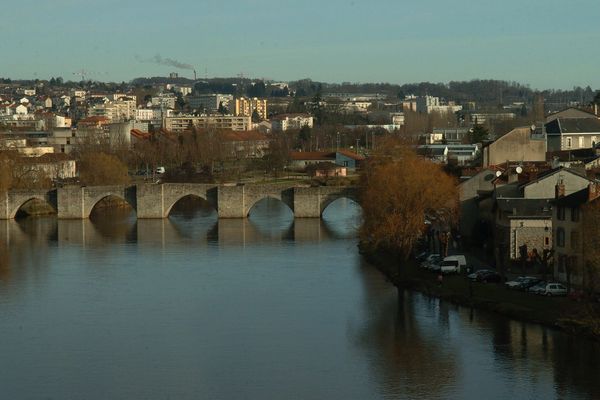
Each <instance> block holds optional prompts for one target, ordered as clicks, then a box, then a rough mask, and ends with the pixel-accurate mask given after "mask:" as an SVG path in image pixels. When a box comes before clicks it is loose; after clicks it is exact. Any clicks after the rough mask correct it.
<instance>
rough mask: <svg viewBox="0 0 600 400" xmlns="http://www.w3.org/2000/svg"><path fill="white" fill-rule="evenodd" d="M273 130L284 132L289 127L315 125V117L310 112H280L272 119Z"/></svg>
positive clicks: (298, 127) (300, 127)
mask: <svg viewBox="0 0 600 400" xmlns="http://www.w3.org/2000/svg"><path fill="white" fill-rule="evenodd" d="M271 124H272V127H273V131H278V132H283V131H287V130H288V129H302V127H304V126H308V127H309V128H312V127H313V117H312V116H311V115H309V114H280V115H276V116H275V117H273V118H272V119H271Z"/></svg>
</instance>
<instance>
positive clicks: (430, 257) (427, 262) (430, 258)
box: [421, 254, 442, 268]
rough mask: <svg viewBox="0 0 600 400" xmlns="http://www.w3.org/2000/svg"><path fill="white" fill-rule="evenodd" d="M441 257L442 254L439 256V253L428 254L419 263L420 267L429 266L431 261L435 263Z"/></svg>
mask: <svg viewBox="0 0 600 400" xmlns="http://www.w3.org/2000/svg"><path fill="white" fill-rule="evenodd" d="M441 259H442V256H440V255H439V254H430V255H428V256H427V258H426V259H425V261H423V262H422V263H421V267H423V268H429V266H430V265H431V264H432V263H437V262H439V261H440V260H441Z"/></svg>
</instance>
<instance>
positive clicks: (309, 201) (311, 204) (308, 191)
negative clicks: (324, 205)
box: [294, 186, 321, 218]
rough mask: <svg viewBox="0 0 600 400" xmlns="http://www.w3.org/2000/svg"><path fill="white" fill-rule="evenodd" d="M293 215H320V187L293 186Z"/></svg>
mask: <svg viewBox="0 0 600 400" xmlns="http://www.w3.org/2000/svg"><path fill="white" fill-rule="evenodd" d="M294 217H296V218H320V217H321V188H320V187H319V186H317V187H296V188H294Z"/></svg>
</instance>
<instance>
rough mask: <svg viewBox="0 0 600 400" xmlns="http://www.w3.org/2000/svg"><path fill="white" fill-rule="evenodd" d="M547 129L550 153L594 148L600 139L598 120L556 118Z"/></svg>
mask: <svg viewBox="0 0 600 400" xmlns="http://www.w3.org/2000/svg"><path fill="white" fill-rule="evenodd" d="M545 128H546V137H547V141H548V151H560V150H571V149H585V148H592V147H595V145H596V144H597V143H598V139H600V119H597V118H556V119H553V120H552V121H550V122H548V123H546V124H545Z"/></svg>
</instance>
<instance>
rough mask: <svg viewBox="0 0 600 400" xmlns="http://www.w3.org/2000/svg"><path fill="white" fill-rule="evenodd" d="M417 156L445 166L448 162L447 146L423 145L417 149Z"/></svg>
mask: <svg viewBox="0 0 600 400" xmlns="http://www.w3.org/2000/svg"><path fill="white" fill-rule="evenodd" d="M417 154H418V155H420V156H423V157H427V158H429V159H431V160H432V161H435V162H438V163H442V164H446V163H447V162H448V146H447V145H434V144H425V145H421V146H419V147H417Z"/></svg>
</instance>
